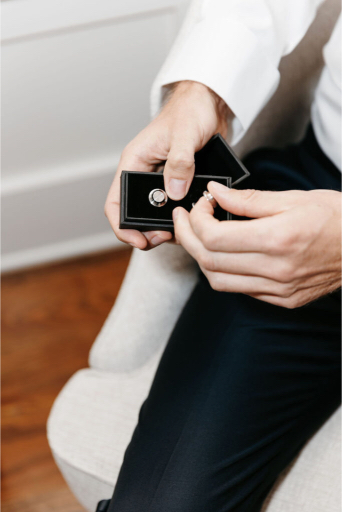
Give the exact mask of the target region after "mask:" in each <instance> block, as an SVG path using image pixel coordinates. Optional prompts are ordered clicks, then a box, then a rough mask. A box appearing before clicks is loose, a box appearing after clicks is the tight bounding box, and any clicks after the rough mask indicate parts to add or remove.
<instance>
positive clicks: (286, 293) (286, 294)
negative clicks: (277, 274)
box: [279, 283, 295, 299]
mask: <svg viewBox="0 0 342 512" xmlns="http://www.w3.org/2000/svg"><path fill="white" fill-rule="evenodd" d="M294 292H295V289H294V286H293V285H292V284H290V283H282V285H281V287H280V293H279V295H280V296H281V297H283V299H290V298H291V297H292V295H293V294H294Z"/></svg>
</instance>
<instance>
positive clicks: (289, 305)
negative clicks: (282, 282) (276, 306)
mask: <svg viewBox="0 0 342 512" xmlns="http://www.w3.org/2000/svg"><path fill="white" fill-rule="evenodd" d="M299 306H300V304H299V302H298V300H297V299H296V298H295V297H287V298H285V299H284V300H283V307H284V308H286V309H295V308H298V307H299Z"/></svg>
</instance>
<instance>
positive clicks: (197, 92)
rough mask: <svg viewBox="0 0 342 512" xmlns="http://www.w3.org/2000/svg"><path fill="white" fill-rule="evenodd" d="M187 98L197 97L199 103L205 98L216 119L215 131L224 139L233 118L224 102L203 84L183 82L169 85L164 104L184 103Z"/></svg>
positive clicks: (189, 81)
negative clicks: (178, 101) (179, 101)
mask: <svg viewBox="0 0 342 512" xmlns="http://www.w3.org/2000/svg"><path fill="white" fill-rule="evenodd" d="M188 97H191V99H194V98H196V97H197V98H198V100H199V101H201V102H203V100H204V99H205V98H206V99H207V101H208V104H209V105H210V106H211V107H212V108H213V112H214V115H215V117H216V119H217V129H216V131H217V132H220V133H221V134H222V135H223V136H224V137H226V135H227V130H228V123H229V122H231V121H232V119H233V117H234V114H233V112H232V111H231V110H230V108H229V107H228V105H227V104H226V102H225V101H224V100H223V99H222V98H221V97H220V96H218V94H216V93H215V92H214V91H213V90H212V89H210V88H209V87H207V86H206V85H205V84H202V83H200V82H193V81H191V80H183V81H181V82H175V83H173V84H170V85H169V87H168V94H167V96H166V103H167V104H168V103H172V102H173V101H177V100H178V99H181V100H184V101H185V100H186V99H187V98H188Z"/></svg>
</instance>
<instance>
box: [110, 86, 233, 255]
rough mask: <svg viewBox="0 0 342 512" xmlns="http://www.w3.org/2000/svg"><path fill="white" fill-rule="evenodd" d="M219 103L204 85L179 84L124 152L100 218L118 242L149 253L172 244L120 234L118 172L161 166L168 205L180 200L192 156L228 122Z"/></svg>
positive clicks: (162, 235) (155, 236) (160, 237)
mask: <svg viewBox="0 0 342 512" xmlns="http://www.w3.org/2000/svg"><path fill="white" fill-rule="evenodd" d="M229 115H230V116H232V114H231V113H230V111H229V109H228V107H227V106H226V105H225V103H224V102H223V100H221V98H219V97H218V96H216V94H214V93H213V92H212V91H211V90H210V89H208V88H207V87H206V86H205V85H202V84H200V83H197V82H188V81H186V82H179V83H178V84H176V85H175V86H174V89H173V92H172V94H171V97H170V99H169V101H168V102H167V103H166V105H165V107H164V108H163V110H162V111H161V113H160V114H159V115H158V117H156V119H154V120H153V121H152V122H151V123H150V124H149V125H148V126H147V127H146V128H145V129H144V130H142V131H141V132H140V133H139V134H138V135H137V137H135V139H133V140H132V141H131V142H130V143H129V144H128V145H127V146H126V148H125V149H124V151H123V153H122V156H121V159H120V162H119V167H118V170H117V172H116V175H115V178H114V181H113V183H112V186H111V188H110V190H109V193H108V197H107V200H106V205H105V213H106V216H107V217H108V219H109V222H110V224H111V226H112V228H113V230H114V232H115V234H116V236H117V237H118V238H119V240H121V241H123V242H127V243H129V244H131V245H133V246H134V247H138V248H139V249H150V248H151V247H154V246H156V245H159V244H161V243H162V242H165V241H167V240H170V239H171V238H172V235H171V233H168V232H165V231H150V232H145V233H140V232H139V231H136V230H132V229H129V230H127V229H125V230H122V229H119V217H120V213H119V212H120V206H119V205H120V175H121V171H123V170H127V171H142V172H152V171H155V170H156V168H157V166H158V165H160V164H162V163H164V162H166V163H165V168H164V181H165V187H166V192H167V194H168V196H169V197H171V199H175V200H179V199H182V198H183V197H184V196H185V195H186V194H187V192H188V190H189V187H190V185H191V181H192V178H193V175H194V154H195V152H196V151H198V150H199V149H201V148H202V147H203V146H204V145H205V144H206V143H207V142H208V140H209V139H210V138H211V137H212V136H213V135H214V134H215V133H217V132H220V133H221V134H222V135H223V136H226V133H227V122H228V116H229Z"/></svg>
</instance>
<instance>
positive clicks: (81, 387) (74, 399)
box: [48, 351, 341, 512]
mask: <svg viewBox="0 0 342 512" xmlns="http://www.w3.org/2000/svg"><path fill="white" fill-rule="evenodd" d="M160 355H161V352H160V351H159V353H158V354H156V355H155V356H154V357H153V358H152V359H150V360H149V361H148V363H146V364H145V365H144V366H142V367H140V368H137V369H135V370H134V371H130V372H123V373H111V372H105V371H101V370H95V369H93V368H87V369H83V370H80V371H78V372H77V373H76V374H75V375H74V376H73V377H72V378H71V379H70V380H69V381H68V383H67V384H66V385H65V386H64V388H63V390H62V392H61V393H60V394H59V396H58V398H57V400H56V401H55V403H54V406H53V408H52V411H51V414H50V417H49V421H48V438H49V442H50V446H51V448H52V452H53V454H54V457H55V460H56V463H57V464H58V466H59V468H60V470H61V472H62V474H63V475H64V477H65V479H66V481H67V482H68V484H69V486H70V487H71V489H72V491H73V492H74V494H75V495H76V497H77V498H78V499H79V501H80V502H81V503H82V504H83V506H84V507H85V508H86V509H87V510H89V511H91V512H94V510H95V508H96V504H97V502H98V501H100V500H101V499H104V498H110V497H111V494H112V492H113V488H114V483H115V481H116V479H117V475H118V472H119V469H120V466H121V463H122V460H123V456H124V451H125V449H126V446H127V444H128V443H129V441H130V438H131V436H132V433H133V430H134V427H135V424H136V422H137V418H138V413H139V409H140V405H141V404H142V402H143V401H144V399H145V397H146V396H147V394H148V390H149V388H150V385H151V382H152V379H153V375H154V373H155V370H156V367H157V365H158V361H159V358H160ZM340 510H341V503H340V411H337V412H336V413H335V414H334V415H333V416H332V417H331V418H330V419H329V420H328V421H327V422H326V423H325V425H324V426H323V427H322V428H321V429H320V430H319V432H317V433H316V435H315V436H314V437H313V438H312V439H311V440H310V441H309V443H308V444H307V445H306V446H305V448H304V449H303V450H302V452H301V454H300V456H299V457H298V458H297V460H296V461H295V462H294V464H293V465H292V467H291V468H288V469H287V470H286V472H284V474H283V475H282V476H281V477H280V478H279V480H278V482H277V484H276V486H275V489H274V490H273V491H272V493H271V494H270V496H269V499H268V500H267V504H265V506H264V511H263V512H299V511H300V512H323V511H329V512H340Z"/></svg>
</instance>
